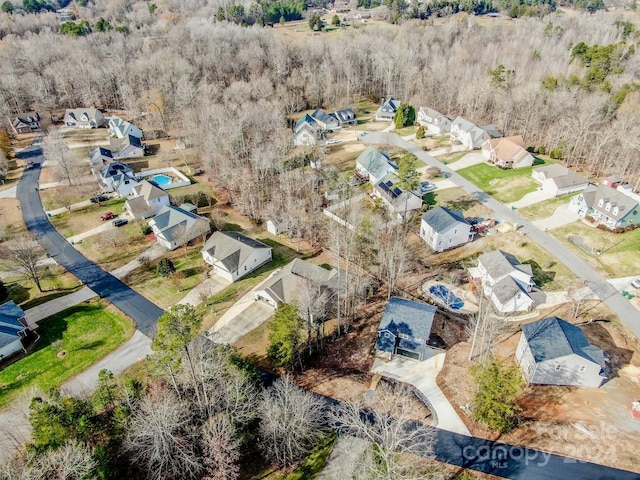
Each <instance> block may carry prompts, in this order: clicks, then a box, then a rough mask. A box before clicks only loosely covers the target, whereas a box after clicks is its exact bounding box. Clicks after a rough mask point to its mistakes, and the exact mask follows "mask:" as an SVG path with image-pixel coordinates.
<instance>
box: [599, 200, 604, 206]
mask: <svg viewBox="0 0 640 480" xmlns="http://www.w3.org/2000/svg"><path fill="white" fill-rule="evenodd" d="M598 206H599V207H600V208H602V207H604V199H602V198H601V199H600V201H599V202H598Z"/></svg>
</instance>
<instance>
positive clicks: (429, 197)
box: [422, 192, 438, 207]
mask: <svg viewBox="0 0 640 480" xmlns="http://www.w3.org/2000/svg"><path fill="white" fill-rule="evenodd" d="M437 197H438V194H437V193H434V192H431V193H427V194H426V195H424V196H423V197H422V201H423V202H424V203H425V204H427V205H429V206H430V207H433V206H434V205H436V204H437V203H438V200H437Z"/></svg>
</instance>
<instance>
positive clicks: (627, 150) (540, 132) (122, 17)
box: [0, 0, 640, 235]
mask: <svg viewBox="0 0 640 480" xmlns="http://www.w3.org/2000/svg"><path fill="white" fill-rule="evenodd" d="M203 3H204V2H198V1H196V0H192V1H186V2H178V1H176V2H174V3H171V2H168V3H167V4H166V6H165V7H164V9H165V11H163V12H162V13H160V14H157V13H155V14H152V13H150V11H149V8H148V5H147V4H146V3H145V2H135V3H132V4H131V5H128V4H127V5H125V4H120V3H117V2H106V1H104V2H96V3H95V4H94V3H89V4H88V7H87V8H90V9H91V11H90V12H91V15H92V16H93V18H104V19H105V20H106V21H108V22H110V23H111V24H120V25H125V26H129V27H130V28H129V33H122V32H118V31H115V30H107V31H104V32H97V31H96V32H93V33H91V34H90V35H87V36H81V37H77V38H70V37H66V36H62V35H60V34H59V33H58V32H57V31H56V29H57V26H56V27H55V28H54V27H53V26H51V25H49V24H48V23H47V21H48V20H45V18H47V15H31V16H26V17H24V18H22V20H21V22H27V17H29V18H28V20H29V21H31V22H32V23H31V24H27V23H19V22H18V23H15V24H12V25H11V26H10V29H11V30H12V31H13V32H14V33H12V34H11V35H8V36H6V37H5V38H4V40H3V47H4V48H3V49H2V50H1V51H0V61H1V63H2V65H3V69H2V71H1V72H0V114H2V116H3V117H4V118H5V119H9V118H10V116H11V115H12V114H15V113H17V112H22V111H25V110H31V109H37V110H50V109H55V108H64V107H78V106H97V107H101V108H108V109H124V110H130V111H132V112H134V113H136V112H137V113H142V112H145V113H147V114H148V115H147V118H149V119H150V120H152V121H155V122H156V125H157V127H158V129H167V130H169V131H170V132H172V133H173V134H177V135H181V136H184V137H185V138H186V139H187V140H188V141H189V143H191V144H192V145H194V146H195V147H196V149H197V150H198V152H199V154H200V156H201V159H202V162H203V164H204V166H205V168H206V169H207V171H208V173H209V176H210V178H211V179H212V181H213V182H214V184H215V185H216V186H217V187H218V188H219V189H220V191H221V192H223V193H224V194H225V195H226V196H227V198H228V199H229V201H230V202H231V203H233V204H234V205H235V206H236V207H237V208H238V209H239V210H240V211H241V212H242V213H245V214H247V215H249V216H251V217H252V218H254V219H255V220H258V221H261V220H265V219H266V218H269V217H271V216H273V215H278V214H281V213H283V212H284V213H286V214H287V215H297V214H298V213H297V212H300V213H299V216H300V217H303V218H302V219H301V221H302V220H304V221H305V222H307V223H311V224H312V223H313V221H314V220H313V218H314V216H311V215H309V214H308V213H307V212H310V211H314V209H315V208H317V206H318V205H316V204H317V203H318V202H319V201H320V199H319V195H318V196H316V197H310V196H309V195H308V193H309V192H320V189H321V188H327V187H332V186H336V185H339V184H340V177H339V176H338V175H335V174H332V173H331V172H330V171H329V172H326V173H325V174H323V175H326V176H328V177H330V178H325V179H324V180H323V182H324V183H319V182H317V181H315V180H314V181H312V180H309V179H308V178H306V177H304V176H303V177H300V175H301V174H300V173H299V172H296V171H294V172H287V173H286V174H283V172H284V171H285V169H284V168H283V163H284V159H285V157H286V156H287V155H288V152H289V150H290V148H291V145H290V138H291V130H290V129H289V128H288V127H287V123H286V121H285V116H286V115H288V114H295V113H296V112H299V111H301V110H303V109H306V108H317V107H322V108H326V109H329V110H332V109H336V108H345V107H349V106H353V105H355V104H357V103H358V102H359V101H360V100H361V99H363V98H370V99H373V100H374V101H377V100H378V99H380V98H384V97H387V96H390V95H392V96H394V97H395V98H399V99H401V100H402V101H407V102H409V103H411V104H413V105H414V106H415V107H416V108H419V107H420V106H423V105H426V106H430V107H432V108H435V109H438V110H439V111H441V112H443V113H446V114H449V115H452V116H456V115H462V116H464V117H466V118H468V119H469V120H472V121H474V122H476V123H478V124H481V123H492V124H494V125H496V126H497V128H498V129H499V130H500V131H502V132H503V133H504V134H505V135H512V134H522V135H523V136H524V138H525V141H526V143H527V145H528V146H531V147H533V148H534V149H538V150H539V149H542V151H546V152H551V151H554V152H555V154H556V155H555V156H556V157H558V158H563V159H565V161H566V162H567V164H569V165H573V166H574V167H576V168H578V169H581V170H583V171H585V172H587V173H588V174H592V175H605V174H619V175H623V176H625V177H626V178H627V179H628V180H629V181H631V182H633V183H636V182H637V181H638V178H640V176H639V173H640V166H639V164H638V160H637V148H638V145H637V144H638V140H637V139H638V138H640V135H638V134H639V133H640V120H639V119H638V115H637V108H635V105H634V102H633V101H632V100H633V99H634V98H635V91H636V90H637V89H638V83H637V82H636V81H635V79H636V78H637V77H638V73H640V64H639V60H640V57H638V55H637V54H635V45H636V38H637V36H636V29H635V25H633V24H632V23H630V22H623V21H621V20H620V19H618V18H617V17H614V16H611V15H609V14H595V15H587V14H584V15H577V16H571V17H568V16H566V15H562V14H552V15H550V16H547V17H545V19H544V20H542V21H541V20H539V19H536V18H525V19H518V20H516V21H515V22H514V23H512V24H511V25H510V26H509V28H502V29H498V28H482V27H480V26H478V24H477V22H476V20H475V19H474V18H473V17H463V18H461V19H460V18H459V19H458V20H457V21H452V22H448V23H445V24H444V25H443V26H438V27H435V26H427V25H425V24H423V23H418V22H407V23H406V24H404V25H403V26H402V28H398V27H396V26H393V25H381V24H377V25H370V26H367V27H366V28H361V29H359V30H358V31H350V30H346V31H344V32H342V33H341V34H340V35H339V36H324V35H317V36H310V37H308V38H306V39H305V40H303V41H298V40H295V41H294V40H292V39H291V38H289V37H288V36H286V35H283V34H282V33H279V32H277V29H271V28H264V27H259V26H255V25H254V26H252V27H241V26H238V25H235V24H233V23H231V22H228V21H218V20H217V19H216V15H217V11H218V6H217V5H215V4H211V5H204V4H203ZM189 8H191V9H192V10H191V11H189V10H188V9H189ZM194 12H195V13H196V14H194ZM88 16H89V15H88ZM6 17H7V16H6V15H5V16H2V22H0V23H1V24H0V28H2V29H3V30H5V31H6V29H7V28H8V27H7V24H6V22H7V20H6ZM42 45H47V48H46V49H45V48H41V46H42ZM496 72H497V76H496ZM317 155H320V156H321V155H322V152H317ZM300 182H302V184H303V185H306V186H307V188H304V189H301V188H300V185H301V183H300ZM246 185H252V188H246ZM307 230H308V231H310V232H313V230H314V228H313V225H310V226H309V227H308V228H307ZM310 235H313V233H310Z"/></svg>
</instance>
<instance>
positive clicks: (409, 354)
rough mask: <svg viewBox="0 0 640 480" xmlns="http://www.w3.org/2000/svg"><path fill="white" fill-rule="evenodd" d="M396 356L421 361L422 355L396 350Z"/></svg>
mask: <svg viewBox="0 0 640 480" xmlns="http://www.w3.org/2000/svg"><path fill="white" fill-rule="evenodd" d="M396 354H398V355H402V356H403V357H408V358H413V359H414V360H420V355H418V354H417V353H416V352H410V351H409V350H403V349H401V348H398V349H397V350H396Z"/></svg>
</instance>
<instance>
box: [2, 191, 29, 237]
mask: <svg viewBox="0 0 640 480" xmlns="http://www.w3.org/2000/svg"><path fill="white" fill-rule="evenodd" d="M0 228H2V229H4V235H3V236H8V237H12V236H14V235H17V234H20V233H22V232H25V231H26V230H27V227H26V225H25V224H24V219H23V217H22V211H21V210H20V202H19V201H18V200H17V199H15V198H3V199H2V200H1V201H0ZM0 233H2V232H0Z"/></svg>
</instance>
